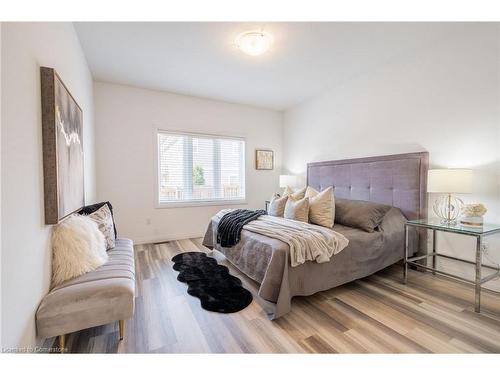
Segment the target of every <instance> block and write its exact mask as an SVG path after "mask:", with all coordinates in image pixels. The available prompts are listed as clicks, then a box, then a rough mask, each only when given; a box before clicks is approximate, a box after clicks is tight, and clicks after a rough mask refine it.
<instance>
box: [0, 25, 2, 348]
mask: <svg viewBox="0 0 500 375" xmlns="http://www.w3.org/2000/svg"><path fill="white" fill-rule="evenodd" d="M1 98H2V22H0V155H1V153H2V100H1ZM1 168H2V160H1V158H0V170H1ZM0 212H2V174H1V173H0ZM0 228H2V215H0ZM1 270H2V231H1V229H0V271H1ZM1 291H2V277H1V275H0V293H1ZM0 348H2V298H1V294H0Z"/></svg>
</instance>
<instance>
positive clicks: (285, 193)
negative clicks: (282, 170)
mask: <svg viewBox="0 0 500 375" xmlns="http://www.w3.org/2000/svg"><path fill="white" fill-rule="evenodd" d="M292 194H293V189H292V188H291V187H290V186H287V187H286V188H285V190H284V191H283V196H284V197H287V196H289V195H292Z"/></svg>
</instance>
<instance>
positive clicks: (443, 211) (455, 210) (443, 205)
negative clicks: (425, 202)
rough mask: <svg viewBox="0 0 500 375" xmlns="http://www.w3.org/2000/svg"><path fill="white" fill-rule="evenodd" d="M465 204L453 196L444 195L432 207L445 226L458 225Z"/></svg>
mask: <svg viewBox="0 0 500 375" xmlns="http://www.w3.org/2000/svg"><path fill="white" fill-rule="evenodd" d="M463 204H464V202H463V201H462V200H461V199H460V198H457V197H454V196H453V195H451V194H448V195H442V196H441V197H439V198H438V199H436V201H435V202H434V204H433V205H432V209H433V210H434V213H435V214H436V215H437V216H438V217H439V218H441V223H443V224H456V223H457V219H458V217H459V216H460V212H461V210H462V206H463Z"/></svg>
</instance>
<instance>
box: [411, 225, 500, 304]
mask: <svg viewBox="0 0 500 375" xmlns="http://www.w3.org/2000/svg"><path fill="white" fill-rule="evenodd" d="M409 227H415V228H425V229H430V230H432V252H431V253H428V254H425V255H419V256H414V257H411V258H409V257H408V252H409V249H408V228H409ZM436 231H441V232H451V233H457V234H462V235H465V236H473V237H475V238H476V256H475V261H470V260H466V259H460V258H456V257H453V256H450V255H446V254H440V253H438V252H437V250H436ZM496 233H500V225H495V224H484V225H483V226H481V227H477V228H473V227H465V226H461V225H459V224H457V225H450V224H442V223H441V222H440V221H439V219H421V220H409V221H407V222H406V223H405V245H404V249H405V256H404V271H403V279H404V283H405V284H406V281H407V278H408V265H413V266H415V267H419V268H422V269H425V270H428V271H432V272H433V273H437V274H440V275H443V276H448V277H452V278H454V279H458V280H461V281H465V282H468V283H472V284H474V287H475V304H474V311H476V312H480V311H481V285H482V284H484V283H485V282H487V281H490V280H492V279H494V278H496V277H499V276H500V269H498V268H497V267H492V266H488V265H484V264H482V240H483V238H484V237H486V236H489V235H492V234H496ZM438 257H442V258H446V259H448V260H452V261H458V262H463V263H466V264H469V265H472V266H473V267H474V279H473V280H471V279H468V278H465V277H461V276H458V275H454V274H452V273H449V272H444V271H441V270H438V269H437V268H436V259H437V258H438ZM429 258H432V267H431V266H429V265H427V264H422V263H419V261H427V260H428V259H429ZM426 263H427V262H426ZM483 273H484V274H486V276H484V277H483Z"/></svg>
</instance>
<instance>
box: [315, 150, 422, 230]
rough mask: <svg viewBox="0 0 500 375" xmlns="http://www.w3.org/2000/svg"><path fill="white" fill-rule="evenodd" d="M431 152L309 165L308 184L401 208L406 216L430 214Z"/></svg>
mask: <svg viewBox="0 0 500 375" xmlns="http://www.w3.org/2000/svg"><path fill="white" fill-rule="evenodd" d="M428 167H429V153H428V152H415V153H410V154H399V155H386V156H375V157H368V158H360V159H345V160H333V161H322V162H315V163H309V164H307V185H308V186H312V187H313V188H315V189H319V190H323V189H324V188H326V187H328V186H333V187H334V188H335V197H339V198H347V199H356V200H365V201H371V202H377V203H384V204H388V205H391V206H394V207H398V208H399V209H400V210H401V211H402V212H403V214H404V215H405V216H406V218H407V219H409V220H413V219H419V218H424V217H426V215H427V199H426V193H427V170H428Z"/></svg>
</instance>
